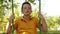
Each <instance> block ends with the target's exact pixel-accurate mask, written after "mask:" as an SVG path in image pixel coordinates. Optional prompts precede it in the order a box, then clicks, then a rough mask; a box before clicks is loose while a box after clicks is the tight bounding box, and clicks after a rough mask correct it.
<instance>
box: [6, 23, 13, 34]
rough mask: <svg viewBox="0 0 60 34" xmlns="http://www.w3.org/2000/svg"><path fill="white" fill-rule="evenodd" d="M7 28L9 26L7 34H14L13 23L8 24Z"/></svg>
mask: <svg viewBox="0 0 60 34" xmlns="http://www.w3.org/2000/svg"><path fill="white" fill-rule="evenodd" d="M7 26H8V27H7V29H6V34H11V32H12V26H11V23H8V25H7Z"/></svg>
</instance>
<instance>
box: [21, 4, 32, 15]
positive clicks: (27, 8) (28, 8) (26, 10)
mask: <svg viewBox="0 0 60 34" xmlns="http://www.w3.org/2000/svg"><path fill="white" fill-rule="evenodd" d="M31 12H32V9H31V6H30V5H29V4H24V5H23V9H22V13H23V14H24V15H26V16H27V15H30V14H31Z"/></svg>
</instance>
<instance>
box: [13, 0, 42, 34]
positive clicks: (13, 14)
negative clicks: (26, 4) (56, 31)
mask: <svg viewBox="0 0 60 34" xmlns="http://www.w3.org/2000/svg"><path fill="white" fill-rule="evenodd" d="M25 1H27V0H25ZM13 4H14V3H13V0H12V14H13V15H14V6H13ZM39 12H41V0H39ZM13 24H14V19H13V20H12V34H14V26H13ZM39 24H41V20H39ZM40 34H41V31H40Z"/></svg>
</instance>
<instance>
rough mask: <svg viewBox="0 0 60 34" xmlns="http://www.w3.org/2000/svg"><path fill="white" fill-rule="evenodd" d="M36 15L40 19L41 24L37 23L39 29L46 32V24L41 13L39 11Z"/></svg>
mask: <svg viewBox="0 0 60 34" xmlns="http://www.w3.org/2000/svg"><path fill="white" fill-rule="evenodd" d="M38 17H39V19H40V20H41V22H42V24H41V25H39V29H40V30H41V31H43V32H47V31H48V28H47V24H46V21H45V19H44V17H43V15H42V14H41V13H38Z"/></svg>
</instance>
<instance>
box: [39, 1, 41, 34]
mask: <svg viewBox="0 0 60 34" xmlns="http://www.w3.org/2000/svg"><path fill="white" fill-rule="evenodd" d="M39 13H41V0H39ZM39 24H40V26H41V20H40V18H39ZM40 34H41V30H40Z"/></svg>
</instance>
